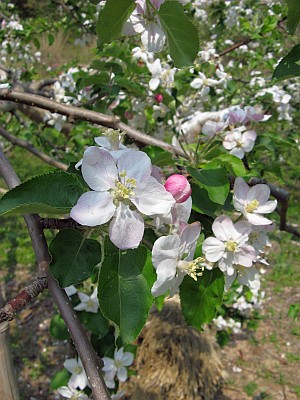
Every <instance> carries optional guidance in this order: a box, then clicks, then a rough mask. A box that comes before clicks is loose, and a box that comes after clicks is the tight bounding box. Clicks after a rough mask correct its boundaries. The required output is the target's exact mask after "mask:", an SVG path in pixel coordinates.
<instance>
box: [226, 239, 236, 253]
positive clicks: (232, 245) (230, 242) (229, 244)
mask: <svg viewBox="0 0 300 400" xmlns="http://www.w3.org/2000/svg"><path fill="white" fill-rule="evenodd" d="M237 248H238V243H237V242H234V241H233V240H228V242H226V249H227V250H228V251H230V252H232V253H235V252H236V251H237Z"/></svg>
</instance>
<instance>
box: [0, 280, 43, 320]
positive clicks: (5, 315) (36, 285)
mask: <svg viewBox="0 0 300 400" xmlns="http://www.w3.org/2000/svg"><path fill="white" fill-rule="evenodd" d="M47 287H48V282H47V278H46V277H45V276H44V277H39V276H38V277H37V278H36V279H35V280H34V281H32V282H31V283H30V284H29V285H27V286H25V288H24V289H23V290H22V291H21V292H20V293H19V294H18V295H17V296H16V297H15V298H13V299H11V300H10V301H9V302H8V303H6V305H5V306H4V307H3V308H2V309H1V310H0V324H1V323H2V322H4V321H12V320H13V319H14V318H15V316H16V315H17V314H18V313H19V312H20V311H21V310H23V308H24V307H26V305H27V304H28V303H30V302H31V301H33V300H34V299H35V298H36V297H37V296H38V295H39V294H40V293H42V292H43V291H44V290H45V289H46V288H47Z"/></svg>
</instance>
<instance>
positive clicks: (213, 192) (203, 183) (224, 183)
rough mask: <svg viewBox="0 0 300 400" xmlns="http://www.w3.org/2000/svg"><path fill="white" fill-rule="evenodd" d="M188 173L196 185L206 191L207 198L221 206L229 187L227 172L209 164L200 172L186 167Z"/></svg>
mask: <svg viewBox="0 0 300 400" xmlns="http://www.w3.org/2000/svg"><path fill="white" fill-rule="evenodd" d="M188 172H189V173H190V175H191V176H192V177H193V179H194V182H195V183H197V185H199V186H200V187H203V188H204V189H205V190H207V193H208V197H209V198H210V199H211V200H212V201H213V202H214V203H217V204H221V205H223V204H224V203H225V201H226V198H227V196H228V193H229V190H230V186H229V181H228V177H227V172H226V170H225V169H224V168H222V167H216V166H214V165H213V164H212V163H211V164H208V165H207V166H206V167H205V168H203V169H202V170H201V171H198V170H196V169H194V168H192V167H188Z"/></svg>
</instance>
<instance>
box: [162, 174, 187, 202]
mask: <svg viewBox="0 0 300 400" xmlns="http://www.w3.org/2000/svg"><path fill="white" fill-rule="evenodd" d="M165 188H166V190H167V191H168V192H169V193H171V195H172V196H173V197H174V199H175V200H176V203H183V202H185V201H186V200H187V199H188V198H189V197H190V195H191V194H192V189H191V186H190V184H189V182H188V180H187V179H186V178H185V177H184V176H183V175H179V174H174V175H171V176H170V177H169V178H168V179H167V180H166V183H165Z"/></svg>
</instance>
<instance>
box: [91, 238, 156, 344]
mask: <svg viewBox="0 0 300 400" xmlns="http://www.w3.org/2000/svg"><path fill="white" fill-rule="evenodd" d="M154 281H155V274H154V270H153V267H152V263H151V252H150V251H149V250H147V249H146V248H145V247H144V246H140V247H139V248H137V249H134V250H127V251H121V250H119V249H118V248H116V247H115V246H114V245H113V244H112V243H111V242H110V241H109V240H106V244H105V259H104V261H103V264H102V267H101V270H100V275H99V287H98V297H99V303H100V307H101V310H102V312H103V315H104V316H105V317H106V318H107V319H109V320H111V321H113V322H114V324H115V325H116V326H117V327H118V329H119V335H120V337H121V339H122V341H123V344H126V343H130V342H132V341H133V340H134V339H135V338H136V337H137V335H138V334H139V332H140V331H141V329H142V327H143V326H144V324H145V322H146V319H147V316H148V312H149V309H150V307H151V305H152V303H153V296H152V295H151V291H150V290H151V287H152V285H153V283H154Z"/></svg>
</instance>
